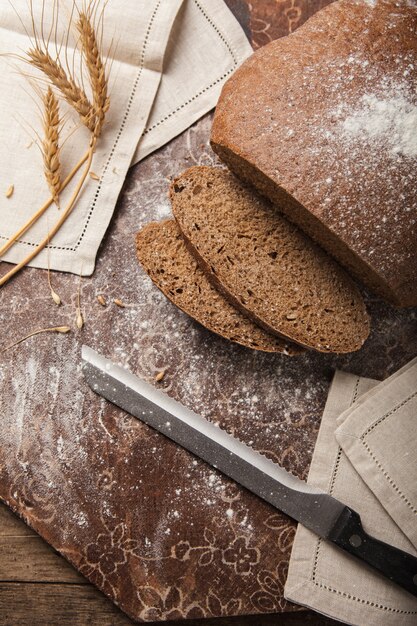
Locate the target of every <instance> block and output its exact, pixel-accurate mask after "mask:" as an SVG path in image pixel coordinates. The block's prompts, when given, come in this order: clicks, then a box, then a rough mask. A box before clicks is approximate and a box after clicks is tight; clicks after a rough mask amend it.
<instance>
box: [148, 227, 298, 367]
mask: <svg viewBox="0 0 417 626" xmlns="http://www.w3.org/2000/svg"><path fill="white" fill-rule="evenodd" d="M136 249H137V256H138V259H139V261H140V263H141V265H142V266H143V268H144V269H145V271H146V272H147V273H148V274H149V276H150V277H151V279H152V280H153V282H154V283H155V285H156V286H157V287H159V289H160V290H161V291H162V293H164V294H165V295H166V296H167V298H169V300H171V302H173V303H174V304H176V305H177V307H178V308H180V309H181V310H182V311H184V312H185V313H187V314H188V315H190V316H191V317H193V318H194V319H195V320H197V322H199V323H200V324H202V326H205V327H206V328H208V329H209V330H211V331H213V332H215V333H217V334H218V335H221V336H222V337H225V338H226V339H229V340H230V341H233V342H235V343H239V344H241V345H242V346H246V347H248V348H253V349H255V350H262V351H264V352H281V353H283V354H287V355H291V356H292V355H294V354H300V353H301V352H302V349H300V348H299V346H296V345H293V344H291V343H290V342H288V341H285V340H283V339H280V338H278V337H275V336H274V335H271V334H270V333H268V332H266V331H264V330H263V329H262V328H260V327H259V326H257V325H256V324H255V323H254V322H252V321H251V320H250V319H248V318H247V317H246V316H245V315H242V313H240V312H239V311H238V310H236V309H235V308H234V307H233V306H232V305H231V304H229V302H228V301H227V300H225V298H224V297H223V296H222V295H220V293H218V292H217V291H216V289H215V288H214V287H212V285H211V284H210V282H209V281H208V279H207V278H206V276H205V275H204V273H203V272H202V270H201V269H200V268H199V267H198V265H197V263H196V261H195V260H194V258H193V256H192V255H191V253H190V252H188V250H187V248H186V246H185V243H184V239H183V238H182V236H181V234H180V232H179V229H178V226H177V224H176V223H175V221H174V220H165V221H163V222H152V223H150V224H147V225H146V226H145V227H144V228H143V229H142V230H141V231H140V232H139V233H138V234H137V235H136Z"/></svg>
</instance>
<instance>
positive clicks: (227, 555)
mask: <svg viewBox="0 0 417 626" xmlns="http://www.w3.org/2000/svg"><path fill="white" fill-rule="evenodd" d="M223 562H224V563H227V564H231V565H233V567H234V568H235V572H236V574H249V572H250V570H251V566H252V565H255V564H256V563H258V562H259V549H258V548H250V547H249V540H248V539H247V537H236V539H235V540H234V541H233V543H232V545H231V546H230V548H227V550H225V551H224V552H223Z"/></svg>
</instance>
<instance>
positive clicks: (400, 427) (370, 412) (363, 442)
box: [335, 358, 417, 621]
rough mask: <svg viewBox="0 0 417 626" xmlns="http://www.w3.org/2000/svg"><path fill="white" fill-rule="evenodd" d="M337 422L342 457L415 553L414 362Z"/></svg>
mask: <svg viewBox="0 0 417 626" xmlns="http://www.w3.org/2000/svg"><path fill="white" fill-rule="evenodd" d="M340 419H341V421H340V426H339V427H338V429H337V430H336V433H335V436H336V440H337V441H338V443H339V444H340V446H341V447H342V449H343V452H344V453H345V454H346V456H347V457H348V458H349V461H350V462H351V463H352V465H353V467H354V468H355V470H356V471H357V472H358V474H359V475H360V476H361V477H362V479H363V480H364V481H365V482H366V484H367V486H368V487H369V489H371V491H372V492H373V493H374V495H375V496H376V497H377V498H378V500H379V501H380V502H381V504H382V505H383V506H384V507H385V509H386V510H387V513H388V514H389V515H390V516H391V517H392V519H393V520H394V521H395V522H396V523H397V525H398V526H399V528H401V530H402V531H403V533H404V534H405V535H407V537H408V538H409V540H410V541H411V543H412V544H413V546H414V547H415V548H417V358H416V359H413V361H411V363H408V365H406V366H405V367H403V368H402V369H400V370H399V371H398V372H396V373H395V374H394V375H393V376H391V377H390V378H388V380H386V381H385V382H384V383H382V384H381V385H378V386H377V387H376V388H375V389H374V391H373V392H371V393H369V394H367V395H366V396H365V397H364V398H363V401H362V402H361V403H360V406H359V407H358V408H356V409H354V410H351V411H349V412H348V413H347V414H345V415H342V416H341V418H340ZM416 621H417V620H416Z"/></svg>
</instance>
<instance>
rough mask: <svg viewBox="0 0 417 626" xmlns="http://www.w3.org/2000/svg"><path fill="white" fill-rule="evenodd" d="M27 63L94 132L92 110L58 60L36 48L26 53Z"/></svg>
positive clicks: (80, 90)
mask: <svg viewBox="0 0 417 626" xmlns="http://www.w3.org/2000/svg"><path fill="white" fill-rule="evenodd" d="M27 56H28V59H29V63H30V64H31V65H33V66H34V67H36V68H37V69H38V70H40V71H41V72H43V73H44V74H45V76H46V77H47V78H49V80H50V81H51V83H52V84H53V85H54V86H55V87H56V88H57V89H59V91H60V92H61V94H62V95H63V97H64V98H65V100H66V101H67V102H68V104H70V105H71V106H72V107H73V108H74V109H75V110H76V112H77V113H78V115H79V116H80V118H81V121H82V123H83V124H84V126H87V128H88V129H89V130H90V131H91V132H94V128H95V125H96V124H95V119H94V108H93V106H92V104H91V102H90V101H89V99H88V98H87V96H86V94H85V92H84V90H83V89H82V88H81V87H80V86H79V85H77V83H76V81H75V79H74V78H73V77H72V76H71V75H68V74H67V72H66V71H65V70H64V68H63V67H62V65H61V63H60V61H59V60H58V59H53V58H52V56H51V55H50V53H49V51H48V50H41V49H40V48H39V47H38V46H36V47H35V48H31V49H30V50H28V52H27Z"/></svg>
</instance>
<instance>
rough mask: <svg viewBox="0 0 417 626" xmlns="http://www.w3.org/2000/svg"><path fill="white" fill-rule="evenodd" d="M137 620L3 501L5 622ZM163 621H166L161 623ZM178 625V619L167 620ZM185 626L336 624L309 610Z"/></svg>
mask: <svg viewBox="0 0 417 626" xmlns="http://www.w3.org/2000/svg"><path fill="white" fill-rule="evenodd" d="M58 623H59V624H60V625H62V626H67V625H68V626H87V625H88V626H130V625H133V624H135V623H136V622H133V621H132V620H131V619H129V618H128V617H127V616H126V615H125V614H124V613H122V611H120V610H119V609H118V608H117V607H116V606H115V605H114V604H113V603H112V602H110V600H108V599H107V598H106V597H105V596H104V595H103V594H102V593H101V592H100V591H98V590H97V589H96V588H95V587H94V586H93V585H91V584H90V583H89V582H88V581H87V580H86V579H85V578H84V577H83V576H81V574H79V573H78V572H77V571H76V570H75V569H74V568H73V567H72V566H71V565H70V564H69V563H68V562H67V561H66V560H65V559H63V558H62V557H61V556H60V555H59V554H57V552H55V550H53V549H52V548H51V547H50V546H49V545H48V544H47V543H45V541H44V540H43V539H41V537H39V535H37V534H36V533H34V532H33V531H32V530H31V529H30V528H29V527H28V526H26V524H24V523H23V522H21V521H20V520H19V519H18V518H17V517H16V516H15V515H13V513H12V512H11V511H10V510H9V509H8V508H7V507H6V506H5V505H4V504H1V503H0V624H1V626H55V624H58ZM159 624H161V622H159ZM165 624H167V626H168V624H171V625H172V626H173V625H174V622H165ZM175 624H181V626H200V625H201V626H249V625H251V626H275V625H276V626H332V625H336V622H334V621H333V620H330V619H327V618H325V617H321V616H319V615H317V614H314V613H311V612H310V611H306V612H304V611H303V612H301V613H289V614H285V613H284V614H280V615H269V616H258V615H257V616H252V617H248V618H242V617H237V618H222V619H204V620H186V621H182V622H175Z"/></svg>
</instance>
